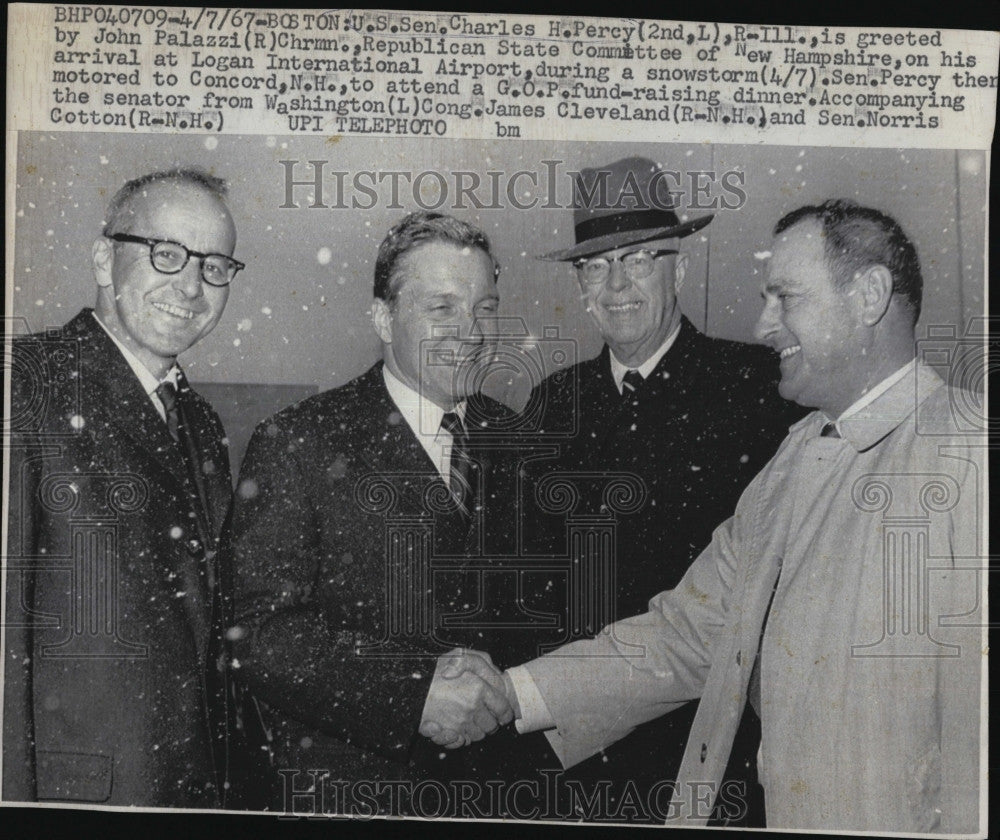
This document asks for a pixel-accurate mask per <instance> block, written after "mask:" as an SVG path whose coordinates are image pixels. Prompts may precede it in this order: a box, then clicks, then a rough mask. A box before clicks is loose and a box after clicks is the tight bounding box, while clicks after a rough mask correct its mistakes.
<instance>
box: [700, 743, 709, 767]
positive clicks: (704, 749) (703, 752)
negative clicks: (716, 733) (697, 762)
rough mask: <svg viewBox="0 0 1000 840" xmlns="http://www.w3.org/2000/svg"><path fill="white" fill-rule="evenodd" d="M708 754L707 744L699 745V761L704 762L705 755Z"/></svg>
mask: <svg viewBox="0 0 1000 840" xmlns="http://www.w3.org/2000/svg"><path fill="white" fill-rule="evenodd" d="M707 755H708V744H702V745H701V763H702V764H704V763H705V756H707Z"/></svg>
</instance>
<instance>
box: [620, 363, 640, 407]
mask: <svg viewBox="0 0 1000 840" xmlns="http://www.w3.org/2000/svg"><path fill="white" fill-rule="evenodd" d="M642 381H643V380H642V374H641V373H639V371H637V370H630V371H627V372H626V373H625V376H624V378H623V379H622V396H623V397H624V398H625V399H627V400H628V399H635V397H636V396H637V395H638V391H639V388H640V386H641V385H642Z"/></svg>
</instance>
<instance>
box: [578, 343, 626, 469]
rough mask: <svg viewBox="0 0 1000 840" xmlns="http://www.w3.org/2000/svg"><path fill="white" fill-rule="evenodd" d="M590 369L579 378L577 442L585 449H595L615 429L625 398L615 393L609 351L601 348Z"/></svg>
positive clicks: (605, 347) (606, 347) (616, 390)
mask: <svg viewBox="0 0 1000 840" xmlns="http://www.w3.org/2000/svg"><path fill="white" fill-rule="evenodd" d="M589 364H590V366H591V369H590V370H587V371H584V372H582V375H581V377H580V416H581V419H582V420H584V421H585V422H586V425H585V426H583V425H581V428H580V433H579V434H578V435H577V440H578V441H580V442H582V443H583V444H584V445H585V446H586V447H587V448H588V449H593V448H595V447H599V446H601V445H603V444H604V443H605V441H606V440H607V439H608V437H609V436H611V435H613V434H614V433H615V431H616V429H617V428H618V423H617V420H618V417H619V416H620V415H621V414H622V412H623V411H625V399H624V398H623V397H622V395H621V394H620V393H619V392H618V388H617V387H616V385H615V380H614V377H613V376H612V375H611V350H610V349H609V348H608V345H606V344H605V345H604V349H603V350H602V351H601V355H600V356H598V357H597V358H596V359H594V360H593V362H590V363H589Z"/></svg>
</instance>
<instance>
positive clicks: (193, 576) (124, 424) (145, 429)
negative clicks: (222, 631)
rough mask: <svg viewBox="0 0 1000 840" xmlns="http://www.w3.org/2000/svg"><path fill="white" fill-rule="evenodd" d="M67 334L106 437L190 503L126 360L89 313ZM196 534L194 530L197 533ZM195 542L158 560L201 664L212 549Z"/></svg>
mask: <svg viewBox="0 0 1000 840" xmlns="http://www.w3.org/2000/svg"><path fill="white" fill-rule="evenodd" d="M67 332H68V333H69V334H70V335H71V336H73V337H77V338H79V339H80V341H81V351H80V358H81V373H82V383H81V384H82V390H84V391H85V392H88V402H92V403H93V404H94V405H98V406H103V407H104V410H105V411H106V412H107V413H108V414H109V415H110V422H111V424H113V426H114V429H113V430H112V431H111V434H112V435H114V436H119V435H120V436H121V437H122V438H124V439H127V440H128V442H129V443H130V444H131V446H132V448H133V449H135V450H136V451H139V452H142V453H143V454H144V455H145V456H146V457H147V459H148V460H149V461H150V462H151V463H153V464H155V465H157V467H159V468H160V470H161V472H163V473H165V474H166V476H169V477H170V478H172V479H173V481H174V483H175V484H176V490H177V497H178V498H179V499H181V500H183V501H188V502H189V503H191V500H190V499H189V491H188V486H187V483H188V479H187V466H186V464H185V461H184V459H183V457H182V455H181V452H180V449H179V448H178V447H177V444H176V442H175V441H174V439H173V438H172V437H171V436H170V433H169V431H168V430H167V425H166V423H164V422H163V418H161V417H160V415H159V413H158V412H157V411H156V409H155V408H154V407H153V403H152V401H151V400H150V398H149V395H148V394H146V392H145V390H144V389H143V388H142V384H141V383H140V382H139V379H138V377H136V375H135V373H134V372H133V370H132V368H131V367H129V364H128V362H126V361H125V357H124V356H122V354H121V352H120V351H119V350H118V348H117V347H116V346H115V344H114V342H113V341H112V340H111V338H110V337H109V336H108V335H107V333H106V332H105V331H104V329H103V328H102V327H101V326H100V324H98V323H97V322H96V321H95V320H94V316H93V315H92V314H91V313H90V310H84V312H83V313H81V314H80V315H78V316H77V317H76V318H74V319H73V321H71V322H70V323H69V324H67ZM199 422H202V421H196V424H198V423H199ZM183 501H182V504H183ZM210 527H212V526H211V525H210ZM201 530H202V529H200V528H199V532H200V531H201ZM199 536H200V539H199V541H198V542H200V543H202V545H201V547H200V549H199V548H196V547H195V545H194V544H193V543H192V542H191V541H190V540H188V541H186V543H185V544H184V545H183V546H180V545H178V549H177V550H176V551H175V552H174V553H173V555H172V556H171V557H169V558H168V557H163V558H160V562H162V563H163V564H164V567H166V568H168V569H169V570H170V571H173V572H176V573H177V574H178V575H179V576H180V577H181V580H182V581H183V590H184V592H185V593H186V594H185V597H183V598H176V597H175V598H174V599H173V600H174V601H175V602H179V603H180V605H181V607H182V609H183V612H184V614H185V616H186V617H187V620H188V624H189V625H190V627H191V631H192V635H193V637H194V641H195V644H196V646H197V649H198V654H199V657H200V658H201V659H202V660H204V657H205V656H206V652H207V643H208V636H209V632H210V610H211V601H210V597H211V596H210V593H209V590H208V586H207V581H206V579H205V574H204V570H203V568H202V567H203V564H204V563H205V562H206V559H205V556H204V555H205V552H209V553H210V554H209V558H208V561H207V562H211V556H212V555H214V549H215V545H214V537H213V535H212V533H209V534H207V535H204V534H200V533H199ZM206 537H207V540H206ZM163 582H164V585H165V586H167V587H168V588H169V589H170V592H171V595H175V594H176V591H177V586H176V583H174V582H171V581H169V580H164V581H163Z"/></svg>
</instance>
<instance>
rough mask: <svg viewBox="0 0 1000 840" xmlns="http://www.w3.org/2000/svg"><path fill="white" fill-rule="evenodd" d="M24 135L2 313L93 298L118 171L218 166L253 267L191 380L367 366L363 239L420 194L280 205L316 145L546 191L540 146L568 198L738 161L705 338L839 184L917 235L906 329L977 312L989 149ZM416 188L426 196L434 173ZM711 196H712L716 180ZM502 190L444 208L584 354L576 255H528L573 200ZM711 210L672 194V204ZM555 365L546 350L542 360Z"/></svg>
mask: <svg viewBox="0 0 1000 840" xmlns="http://www.w3.org/2000/svg"><path fill="white" fill-rule="evenodd" d="M17 151H18V157H17V160H18V165H17V193H16V204H15V210H16V218H15V222H16V236H15V247H16V258H15V263H14V277H13V297H12V300H13V311H14V314H15V315H16V316H20V317H22V318H24V319H25V320H26V322H27V328H28V329H31V330H39V329H43V328H45V327H49V326H55V325H59V324H62V323H63V322H65V321H66V320H68V319H69V318H70V317H71V316H72V315H74V314H75V313H76V311H77V310H78V309H79V308H80V307H81V306H83V305H88V306H89V305H93V301H94V297H95V289H94V281H93V275H92V272H91V267H90V247H91V243H92V242H93V240H94V237H95V236H97V235H98V234H99V232H100V230H101V227H102V219H103V215H104V210H105V208H106V205H107V201H108V199H109V198H110V197H111V195H112V194H113V193H114V191H115V190H117V189H118V187H119V186H120V185H121V184H122V183H123V182H124V181H125V180H127V179H129V178H133V177H136V176H138V175H141V174H143V173H145V172H149V171H153V170H157V169H164V168H168V167H170V166H174V165H197V166H200V167H203V168H205V169H208V170H209V171H211V172H213V173H215V174H217V175H221V176H223V177H225V178H226V179H227V180H228V181H229V182H230V190H231V192H230V206H231V208H232V211H233V215H234V217H235V220H236V225H237V229H238V231H239V240H238V243H237V247H236V256H237V257H238V258H239V259H241V260H243V261H244V262H245V263H246V264H247V269H246V271H244V272H242V273H241V274H240V275H239V276H238V277H237V280H236V281H235V283H234V285H233V291H232V294H231V296H230V300H229V305H228V308H227V310H226V313H225V315H224V316H223V319H222V321H221V322H220V324H219V326H218V327H217V328H216V330H215V332H214V333H213V334H211V335H210V336H209V337H208V338H206V339H205V340H204V341H203V342H202V343H201V344H199V345H198V346H197V347H195V348H194V349H193V350H191V351H190V352H189V353H187V354H186V355H185V356H184V357H182V360H181V361H182V362H183V364H184V366H185V369H186V370H187V372H188V375H189V377H190V378H191V379H192V380H193V381H196V382H207V383H217V384H219V385H222V384H224V383H245V384H261V385H264V384H269V385H270V384H274V385H277V384H281V385H297V386H306V387H307V388H308V389H309V390H312V389H313V388H318V389H324V388H328V387H333V386H336V385H340V384H343V383H344V382H346V381H348V380H349V379H351V378H353V377H354V376H356V375H358V374H360V373H362V372H363V371H364V370H365V369H367V367H368V366H369V365H370V364H371V363H372V362H373V361H375V360H376V359H377V358H378V356H379V348H378V343H377V341H376V338H375V335H374V332H373V331H372V328H371V325H370V321H369V317H368V308H369V305H370V301H371V284H372V272H373V267H374V260H375V254H376V251H377V248H378V244H379V242H380V241H381V239H382V237H383V236H384V234H385V232H386V230H387V229H388V228H389V227H390V226H391V225H392V224H393V223H395V222H396V221H397V220H398V219H400V218H401V217H402V216H403V215H404V213H405V212H407V211H409V210H412V209H417V206H416V204H415V203H414V200H413V198H412V197H411V193H410V190H409V188H407V187H405V185H404V188H403V189H402V190H401V192H400V196H401V199H400V201H401V203H402V204H403V205H404V208H403V209H391V208H387V207H385V206H384V205H385V204H386V203H388V200H389V191H388V188H387V187H383V188H381V189H380V194H381V200H380V202H379V205H378V206H376V207H374V208H373V209H371V210H349V209H311V208H309V207H308V203H309V194H310V193H311V189H309V188H305V187H298V188H296V190H295V192H294V198H295V200H296V201H297V202H298V204H299V208H298V209H280V205H281V204H282V202H283V201H284V196H285V169H284V167H282V166H281V165H280V164H279V163H278V161H279V160H298V161H300V165H299V166H298V167H297V168H296V170H295V175H296V177H297V178H299V179H305V178H307V177H311V173H312V169H311V167H309V166H308V165H307V164H306V161H309V160H325V161H327V162H328V163H327V166H326V169H327V172H328V173H329V172H330V171H333V170H339V171H345V172H348V173H354V172H356V171H358V170H373V169H374V170H383V171H384V170H405V171H408V172H411V173H418V172H421V171H424V170H434V171H437V172H441V173H445V175H446V177H447V178H449V180H450V178H451V176H450V175H448V173H450V172H452V171H455V170H468V171H475V172H478V173H480V175H481V177H482V178H483V180H484V183H485V182H488V176H487V175H486V173H487V171H490V170H494V171H502V172H504V173H506V177H507V178H509V177H510V175H512V174H513V173H514V172H516V171H518V170H528V171H534V172H537V173H538V175H539V179H540V183H541V187H540V188H539V190H537V191H535V192H536V193H537V194H539V195H543V188H544V184H545V177H546V172H547V170H546V167H545V165H544V164H543V163H542V161H544V160H558V161H562V163H561V164H560V165H559V167H558V172H559V178H560V179H561V181H560V184H559V196H560V199H561V200H562V201H563V202H564V203H566V202H568V201H569V197H570V190H569V184H570V181H569V177H568V176H567V175H566V173H567V172H570V171H574V170H578V169H580V168H582V167H585V166H595V165H600V164H605V163H609V162H611V161H613V160H616V159H618V158H621V157H625V156H628V155H642V156H646V157H649V158H652V159H654V160H657V161H659V162H660V163H661V164H663V166H664V167H665V168H667V169H671V170H678V171H680V172H682V173H686V172H688V171H694V170H706V171H714V172H715V173H717V176H721V174H722V173H723V172H726V171H728V170H738V171H740V172H742V173H743V175H744V178H745V184H744V187H743V189H744V190H745V192H746V195H747V201H746V204H745V205H744V206H743V207H742V208H740V209H736V210H725V209H722V210H719V211H718V212H717V213H716V216H715V218H714V220H713V221H712V223H711V224H710V225H709V226H708V227H707V228H705V229H704V230H702V231H700V232H699V233H697V234H695V235H694V236H692V237H689V238H688V239H686V240H684V245H685V248H686V249H687V250H688V251H689V253H690V255H691V264H690V267H689V271H688V277H687V280H686V282H685V284H684V287H683V289H682V291H681V296H680V301H681V307H682V309H683V311H684V312H685V313H686V314H687V315H688V317H689V318H691V320H692V321H693V322H694V323H695V324H696V325H697V326H698V327H699V328H701V329H703V330H706V331H707V332H708V333H709V334H711V335H717V336H723V337H727V338H735V339H741V340H751V336H752V329H753V324H754V322H755V320H756V318H757V316H758V314H759V311H760V298H759V283H760V280H761V278H762V271H763V268H764V265H765V263H764V260H763V255H762V252H764V251H766V249H767V248H768V247H769V243H770V230H771V227H772V226H773V224H774V222H775V221H776V220H777V219H778V218H779V217H780V216H781V215H783V214H784V213H786V212H788V211H789V210H792V209H794V208H796V207H799V206H801V205H803V204H810V203H815V202H818V201H822V200H823V199H826V198H831V197H847V198H853V199H855V200H857V201H859V202H861V203H863V204H869V205H872V206H875V207H878V208H880V209H882V210H885V211H887V212H889V213H890V214H892V215H893V216H895V217H896V218H897V219H898V220H899V221H900V223H901V224H902V225H903V227H904V229H905V230H906V231H907V232H908V233H909V234H910V236H911V238H912V239H913V240H914V242H915V244H916V246H917V249H918V252H919V254H920V258H921V263H922V266H923V270H924V277H925V287H926V288H925V296H924V298H925V303H924V314H923V316H922V318H921V325H920V330H919V331H918V335H920V334H922V330H923V329H924V327H925V326H926V325H928V324H954V325H956V328H957V329H958V331H959V333H961V332H962V331H963V330H964V324H966V323H967V321H968V319H969V318H970V317H972V316H975V315H982V314H983V272H984V268H983V250H984V248H983V243H984V236H985V233H984V220H985V215H984V208H985V205H986V189H987V187H986V183H987V179H986V175H987V172H986V159H985V155H984V154H983V153H981V152H964V151H963V152H954V151H933V150H869V149H844V148H815V147H802V148H800V147H795V146H782V147H777V146H714V147H713V146H708V145H701V146H699V145H696V144H671V145H665V144H662V145H656V144H633V143H561V144H559V143H543V142H527V141H503V140H498V141H495V142H483V141H457V140H447V141H446V140H413V139H408V138H386V139H380V138H363V137H339V138H338V137H334V138H325V137H315V136H310V137H297V136H296V137H266V136H235V137H234V136H218V137H215V136H204V135H192V136H186V135H148V134H147V135H123V134H100V133H92V134H83V133H21V134H19V135H18V149H17ZM351 177H352V175H348V176H347V182H348V183H350V179H351ZM326 183H327V186H326V188H325V193H324V198H325V200H326V201H327V203H331V202H333V200H334V193H335V184H334V183H333V181H332V179H331V178H330V177H328V179H327V182H326ZM501 183H506V181H503V182H501ZM520 183H522V184H524V185H525V187H526V188H527V182H525V181H522V182H520ZM424 184H425V187H427V188H428V189H429V192H426V193H425V195H426V196H427V197H426V198H425V201H427V202H431V201H433V200H434V195H435V190H436V186H435V183H434V181H433V179H427V180H425V182H424ZM452 192H453V191H452ZM518 192H519V194H523V193H525V190H519V191H518ZM480 194H482V195H484V196H485V195H486V190H485V189H484V188H481V189H480ZM713 194H714V195H720V196H721V195H722V193H721V192H720V191H719V189H718V187H716V188H715V190H714V192H713ZM525 197H526V196H525V195H522V200H524V199H525ZM730 198H731V196H730ZM501 201H502V203H503V204H504V205H505V206H503V207H502V208H500V209H482V210H474V209H465V210H454V211H449V205H450V203H451V202H450V199H449V203H448V204H446V205H445V206H444V207H442V208H441V209H442V210H444V211H446V212H453V213H454V215H456V216H459V217H460V218H463V219H466V220H468V221H471V222H473V223H476V224H478V225H480V226H481V227H482V228H483V229H484V230H485V231H486V232H487V233H488V235H489V236H490V237H491V238H492V240H493V242H494V249H495V251H496V253H497V256H498V258H499V261H500V263H501V266H502V269H503V273H502V276H501V279H500V290H501V297H502V312H501V314H502V315H505V316H519V317H521V318H523V319H524V321H525V322H526V324H527V327H528V329H529V331H530V332H531V333H532V334H533V335H536V336H541V335H543V329H544V328H545V327H546V326H549V327H555V328H557V329H558V335H559V336H561V337H566V336H569V337H571V338H573V339H574V340H575V342H576V352H577V354H578V355H579V357H580V358H588V357H590V356H593V355H595V354H596V353H597V352H598V350H599V349H600V340H599V337H598V335H597V333H596V330H595V329H594V327H593V325H592V324H591V322H590V320H589V316H587V315H586V313H585V312H584V311H583V308H582V306H581V304H580V300H579V290H578V288H577V285H576V282H575V279H574V272H573V269H572V268H571V267H570V266H568V265H566V264H555V263H547V262H541V261H539V260H537V259H535V258H534V257H535V256H536V255H538V254H541V253H546V252H549V251H552V250H555V249H558V248H560V247H566V246H568V245H571V244H573V225H572V211H571V210H569V209H544V208H542V207H536V208H535V209H532V210H518V209H516V208H514V207H511V206H509V203H508V202H507V199H506V198H505V197H504V196H501ZM541 203H542V201H539V204H541ZM706 212H709V211H704V210H690V211H687V210H685V208H683V207H682V208H681V216H682V218H684V217H685V214H686V215H687V217H692V218H693V217H697V216H700V215H703V214H704V213H706ZM8 289H10V284H9V285H8ZM22 328H23V325H17V326H15V329H18V330H19V329H22ZM551 366H552V361H551V359H549V360H548V361H546V369H550V368H551ZM522 379H523V378H522ZM527 385H528V383H527V382H526V381H512V382H511V381H508V380H507V379H506V378H504V377H496V378H495V379H494V380H491V381H490V382H489V383H488V387H487V390H490V391H492V392H493V394H494V396H498V397H500V398H502V399H505V400H506V401H508V402H510V403H512V404H517V403H518V401H519V400H522V399H523V398H524V396H525V395H526V388H527Z"/></svg>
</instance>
